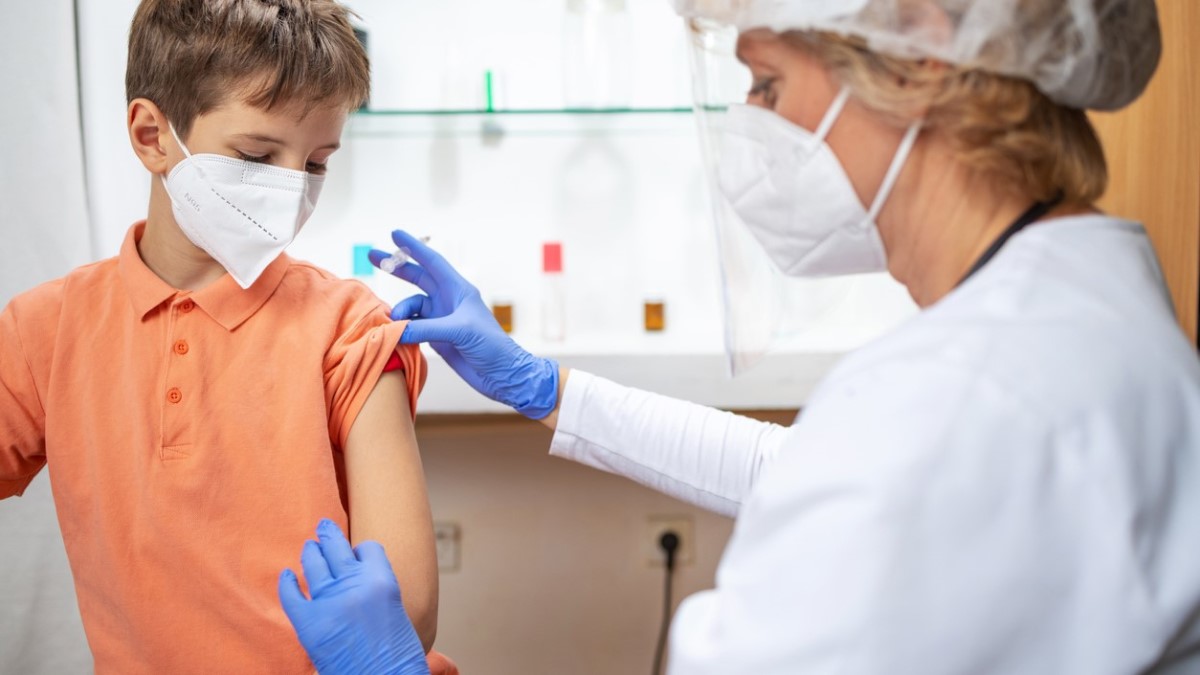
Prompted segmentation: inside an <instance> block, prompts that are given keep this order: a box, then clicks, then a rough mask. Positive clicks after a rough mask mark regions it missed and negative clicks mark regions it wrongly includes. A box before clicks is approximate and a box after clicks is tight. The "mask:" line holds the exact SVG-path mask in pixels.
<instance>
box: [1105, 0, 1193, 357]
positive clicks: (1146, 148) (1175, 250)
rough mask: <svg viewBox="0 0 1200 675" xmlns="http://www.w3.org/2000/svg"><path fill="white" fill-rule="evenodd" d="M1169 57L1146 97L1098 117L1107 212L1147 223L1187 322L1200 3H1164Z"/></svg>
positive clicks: (1186, 325) (1166, 55)
mask: <svg viewBox="0 0 1200 675" xmlns="http://www.w3.org/2000/svg"><path fill="white" fill-rule="evenodd" d="M1158 12H1159V19H1160V21H1161V23H1162V27H1163V43H1164V47H1163V59H1162V63H1161V64H1160V65H1159V70H1158V73H1157V74H1156V75H1155V77H1154V81H1153V82H1151V84H1150V88H1149V89H1148V90H1147V91H1146V93H1145V95H1144V96H1143V97H1142V98H1141V99H1140V100H1139V101H1137V102H1136V103H1135V104H1134V105H1132V106H1130V107H1129V108H1127V109H1125V110H1123V111H1121V112H1118V113H1115V114H1095V115H1093V116H1092V119H1093V121H1094V122H1095V123H1096V127H1097V129H1098V130H1099V132H1100V137H1101V139H1102V140H1103V141H1104V151H1105V154H1106V155H1107V156H1108V163H1109V172H1110V176H1111V182H1110V186H1109V191H1108V194H1107V195H1106V196H1105V198H1104V200H1103V201H1101V207H1102V208H1103V209H1104V210H1105V211H1108V212H1109V213H1112V214H1114V215H1118V216H1122V217H1126V218H1131V219H1134V220H1138V221H1141V222H1142V223H1145V225H1146V229H1147V230H1148V231H1149V232H1150V237H1151V238H1152V239H1153V240H1154V246H1155V248H1156V249H1157V250H1158V257H1159V259H1160V260H1161V261H1162V265H1163V272H1164V274H1165V275H1166V279H1167V284H1168V285H1169V286H1170V288H1171V294H1172V295H1173V296H1174V299H1175V307H1176V311H1177V313H1178V314H1179V320H1180V323H1181V324H1182V325H1183V328H1184V330H1185V331H1187V333H1188V334H1189V335H1190V336H1191V338H1192V340H1193V341H1196V340H1197V321H1198V318H1200V317H1198V315H1200V2H1197V0H1158Z"/></svg>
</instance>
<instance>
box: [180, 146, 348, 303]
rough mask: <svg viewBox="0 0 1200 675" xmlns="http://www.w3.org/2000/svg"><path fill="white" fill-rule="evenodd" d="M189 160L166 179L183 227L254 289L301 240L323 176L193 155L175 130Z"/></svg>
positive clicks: (265, 165) (233, 273)
mask: <svg viewBox="0 0 1200 675" xmlns="http://www.w3.org/2000/svg"><path fill="white" fill-rule="evenodd" d="M171 135H172V136H174V137H175V142H177V143H179V147H180V149H181V150H183V154H184V157H185V159H184V160H183V161H182V162H180V163H179V164H177V165H175V168H174V169H172V170H171V173H170V174H169V175H167V177H166V178H164V179H163V185H164V186H165V187H166V190H167V195H168V196H169V197H170V198H171V210H172V212H173V213H174V214H175V222H176V223H178V224H179V229H181V230H183V233H184V234H185V235H187V238H188V239H190V240H191V242H192V243H193V244H195V245H196V246H198V247H200V248H201V249H203V250H204V251H205V252H206V253H208V254H209V255H210V256H212V258H213V260H216V261H217V262H218V263H220V264H221V266H222V267H224V268H225V270H226V271H227V272H229V275H230V276H232V277H233V280H234V281H236V282H237V283H238V285H239V286H241V287H242V288H250V286H251V285H253V284H254V282H255V281H256V280H257V279H258V277H259V276H260V275H261V274H262V273H263V270H265V269H267V266H268V265H270V264H271V263H272V262H274V261H275V259H276V258H278V257H279V254H281V253H283V250H284V249H286V248H287V247H288V246H289V245H290V244H291V243H292V240H294V239H295V238H296V234H297V233H299V232H300V228H301V227H304V223H305V222H306V221H307V220H308V217H309V216H311V215H312V212H313V209H314V208H315V207H316V205H317V198H318V197H319V196H320V194H321V186H322V185H323V184H324V182H325V178H324V177H323V176H316V175H313V174H310V173H306V172H304V171H294V170H292V169H281V168H279V167H275V166H270V165H267V164H259V163H256V162H247V161H245V160H240V159H233V158H231V157H225V156H222V155H210V154H199V155H193V154H192V153H191V152H189V151H188V149H187V147H186V146H184V144H183V141H182V140H180V139H179V135H178V134H176V133H175V127H174V126H172V127H171Z"/></svg>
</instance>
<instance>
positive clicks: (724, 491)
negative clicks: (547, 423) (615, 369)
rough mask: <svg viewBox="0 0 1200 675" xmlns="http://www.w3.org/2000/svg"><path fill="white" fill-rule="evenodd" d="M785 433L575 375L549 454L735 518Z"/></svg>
mask: <svg viewBox="0 0 1200 675" xmlns="http://www.w3.org/2000/svg"><path fill="white" fill-rule="evenodd" d="M787 435H788V427H781V426H779V425H775V424H769V423H766V422H759V421H757V420H752V419H749V418H746V417H741V416H739V415H734V414H732V413H727V412H722V411H719V410H714V409H712V408H707V407H704V406H701V405H696V404H694V403H687V402H684V401H679V400H676V399H672V398H668V397H666V396H660V395H657V394H652V393H649V392H645V391H641V390H638V389H632V388H629V387H623V386H620V385H618V384H615V383H613V382H610V381H608V380H605V379H603V378H600V377H596V376H594V375H591V374H589V373H585V372H581V371H572V372H571V375H570V379H569V380H568V381H567V386H566V388H565V390H564V392H563V399H562V402H561V404H560V406H559V414H558V426H557V429H556V431H555V434H554V440H553V442H552V443H551V446H550V453H551V454H552V455H555V456H557V457H563V458H566V459H571V460H574V461H576V462H580V463H582V464H585V465H587V466H590V467H593V468H597V469H600V470H602V471H607V472H610V473H615V474H618V475H622V476H625V477H627V478H629V479H631V480H633V481H636V482H638V483H641V484H642V485H645V486H647V487H649V488H652V489H654V490H657V491H659V492H662V493H664V494H667V495H670V496H672V497H675V498H677V499H680V500H683V501H685V502H688V503H690V504H694V505H696V506H699V507H700V508H703V509H707V510H709V511H713V512H715V513H719V514H722V515H725V516H730V517H733V516H735V515H737V512H738V510H739V508H740V505H741V503H742V500H743V499H744V498H745V496H746V495H747V494H748V493H749V492H750V488H751V487H753V485H754V483H755V481H756V480H757V479H758V476H759V474H760V473H761V472H762V469H763V466H764V465H766V464H769V463H770V462H772V461H773V460H774V459H775V457H776V455H778V453H779V448H780V447H781V446H782V445H783V441H784V438H785V437H786V436H787Z"/></svg>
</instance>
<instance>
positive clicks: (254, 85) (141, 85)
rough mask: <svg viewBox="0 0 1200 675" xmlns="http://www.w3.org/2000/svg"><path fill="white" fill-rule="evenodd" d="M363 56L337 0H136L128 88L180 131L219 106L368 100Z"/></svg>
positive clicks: (310, 106) (345, 105)
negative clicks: (151, 104) (152, 104)
mask: <svg viewBox="0 0 1200 675" xmlns="http://www.w3.org/2000/svg"><path fill="white" fill-rule="evenodd" d="M369 90H370V69H369V66H368V62H367V55H366V53H365V51H364V50H363V48H362V45H361V44H359V42H358V40H357V38H356V37H355V35H354V31H353V29H352V28H351V26H350V21H349V17H348V10H347V9H346V8H345V7H343V6H342V5H341V4H339V3H338V2H336V1H335V0H143V2H142V3H141V5H140V6H139V7H138V10H137V14H136V15H135V16H134V19H133V26H132V28H131V29H130V35H129V62H128V68H127V70H126V74H125V92H126V98H127V101H128V102H129V103H132V102H133V101H135V100H137V99H147V100H149V101H151V102H153V103H154V104H155V105H156V106H157V107H158V109H159V110H160V111H161V112H162V114H163V115H165V117H166V119H167V120H169V121H170V122H171V123H172V124H173V125H174V127H175V130H176V131H177V132H178V133H179V135H180V137H183V138H186V137H187V136H188V135H189V133H190V131H191V129H192V124H193V123H194V122H195V121H196V118H197V117H199V116H202V115H205V114H207V113H209V112H211V111H213V110H216V109H218V108H221V107H222V106H226V105H236V104H243V105H245V106H249V107H252V108H256V109H258V110H261V111H264V112H274V111H279V110H287V111H290V112H293V113H294V114H295V115H296V116H297V117H303V116H304V115H305V114H307V113H308V112H310V111H311V110H314V109H316V108H321V107H324V108H338V109H341V110H343V111H344V112H349V111H350V110H353V109H355V108H358V107H359V106H360V105H361V104H362V103H363V102H364V101H366V99H367V95H368V92H369Z"/></svg>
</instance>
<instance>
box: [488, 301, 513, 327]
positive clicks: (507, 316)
mask: <svg viewBox="0 0 1200 675" xmlns="http://www.w3.org/2000/svg"><path fill="white" fill-rule="evenodd" d="M492 316H494V317H496V323H498V324H500V327H501V328H503V329H504V332H505V333H511V332H512V331H513V306H512V305H511V304H509V303H507V302H495V303H492Z"/></svg>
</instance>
